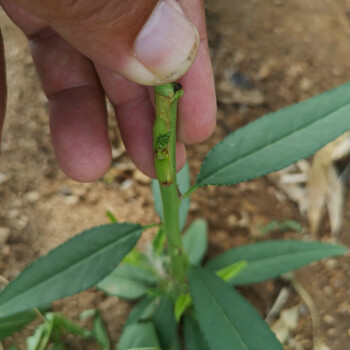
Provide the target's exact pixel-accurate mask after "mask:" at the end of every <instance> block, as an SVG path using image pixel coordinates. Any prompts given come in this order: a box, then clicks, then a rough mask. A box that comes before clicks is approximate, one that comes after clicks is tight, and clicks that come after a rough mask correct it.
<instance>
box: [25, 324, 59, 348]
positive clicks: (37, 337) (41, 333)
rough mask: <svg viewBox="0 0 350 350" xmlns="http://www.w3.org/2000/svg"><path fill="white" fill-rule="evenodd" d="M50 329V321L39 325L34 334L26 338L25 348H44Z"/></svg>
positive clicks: (51, 327)
mask: <svg viewBox="0 0 350 350" xmlns="http://www.w3.org/2000/svg"><path fill="white" fill-rule="evenodd" d="M52 329H53V323H52V321H51V322H45V323H42V324H41V325H39V326H38V327H37V328H36V330H35V332H34V334H33V335H32V336H31V337H29V338H27V350H45V349H46V345H47V344H48V342H49V340H50V337H51V332H52Z"/></svg>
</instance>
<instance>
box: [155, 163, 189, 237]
mask: <svg viewBox="0 0 350 350" xmlns="http://www.w3.org/2000/svg"><path fill="white" fill-rule="evenodd" d="M176 180H177V185H178V187H179V190H180V192H181V193H185V192H186V191H187V190H188V189H189V188H190V172H189V166H188V163H187V162H186V163H185V165H184V167H183V168H182V169H181V170H180V171H179V172H178V173H177V175H176ZM152 191H153V198H154V208H155V211H156V213H157V214H158V216H159V217H160V219H161V220H163V207H162V198H161V194H160V188H159V182H158V180H152ZM189 208H190V198H186V199H184V200H183V201H182V202H181V206H180V212H179V222H180V230H182V229H183V228H184V226H185V224H186V220H187V214H188V210H189Z"/></svg>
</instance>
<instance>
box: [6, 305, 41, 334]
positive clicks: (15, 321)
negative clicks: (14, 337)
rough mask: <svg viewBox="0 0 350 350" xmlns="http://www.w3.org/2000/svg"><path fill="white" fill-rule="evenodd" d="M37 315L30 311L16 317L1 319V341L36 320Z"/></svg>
mask: <svg viewBox="0 0 350 350" xmlns="http://www.w3.org/2000/svg"><path fill="white" fill-rule="evenodd" d="M36 316H37V314H36V312H35V311H34V310H28V311H25V312H21V313H19V314H16V315H12V316H9V317H5V318H1V319H0V340H3V339H5V338H6V337H9V336H10V335H11V334H13V333H15V332H18V331H19V330H21V329H22V328H23V327H25V326H26V325H27V324H29V323H30V322H32V321H33V320H34V319H35V318H36Z"/></svg>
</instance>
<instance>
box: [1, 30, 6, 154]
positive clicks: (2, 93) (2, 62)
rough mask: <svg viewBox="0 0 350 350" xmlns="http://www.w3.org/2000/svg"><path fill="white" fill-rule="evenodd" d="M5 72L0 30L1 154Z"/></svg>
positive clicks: (4, 104)
mask: <svg viewBox="0 0 350 350" xmlns="http://www.w3.org/2000/svg"><path fill="white" fill-rule="evenodd" d="M6 93H7V91H6V71H5V54H4V43H3V40H2V34H1V30H0V153H1V133H2V127H3V124H4V119H5V110H6Z"/></svg>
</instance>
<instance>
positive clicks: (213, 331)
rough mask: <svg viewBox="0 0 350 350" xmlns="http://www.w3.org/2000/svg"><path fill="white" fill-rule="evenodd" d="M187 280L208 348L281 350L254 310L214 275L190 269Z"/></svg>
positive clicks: (213, 349) (224, 349)
mask: <svg viewBox="0 0 350 350" xmlns="http://www.w3.org/2000/svg"><path fill="white" fill-rule="evenodd" d="M189 280H190V289H191V295H192V298H193V303H194V306H195V311H196V314H197V317H198V323H199V326H200V328H201V330H202V332H203V333H204V336H205V339H206V341H207V342H208V344H209V348H210V349H212V350H228V349H235V350H262V349H269V350H283V348H282V345H281V344H280V343H279V342H278V340H277V339H276V337H275V335H274V334H273V333H272V331H271V330H270V329H269V327H268V325H267V324H266V323H265V321H264V320H263V319H262V318H261V317H260V315H259V314H258V313H257V311H256V310H255V309H254V308H253V307H252V306H251V305H250V304H249V303H248V301H246V300H245V299H244V298H243V297H242V296H240V295H239V294H238V293H237V292H236V291H235V290H234V289H233V288H232V287H230V286H229V285H228V284H227V283H225V282H224V281H223V280H221V279H220V278H219V277H217V276H216V275H215V273H213V272H211V271H209V270H206V269H203V268H200V267H192V268H190V270H189ZM191 350H192V349H191Z"/></svg>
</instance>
